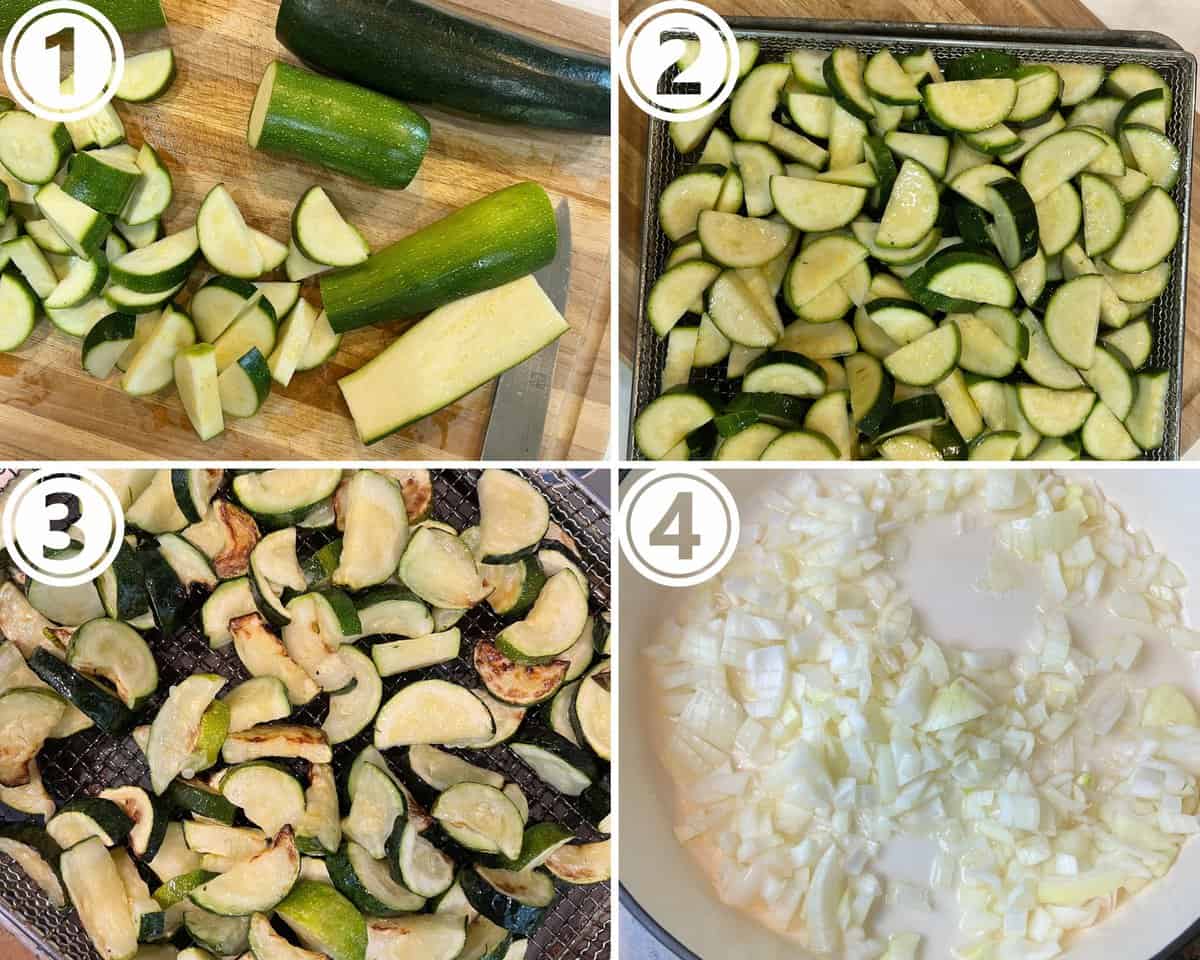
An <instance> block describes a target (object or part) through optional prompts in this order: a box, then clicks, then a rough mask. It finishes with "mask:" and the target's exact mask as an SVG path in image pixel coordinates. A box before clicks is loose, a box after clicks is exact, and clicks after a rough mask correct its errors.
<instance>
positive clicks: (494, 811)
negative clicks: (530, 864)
mask: <svg viewBox="0 0 1200 960" xmlns="http://www.w3.org/2000/svg"><path fill="white" fill-rule="evenodd" d="M430 812H431V813H432V814H433V817H434V819H435V820H437V821H438V822H439V823H440V824H441V825H442V827H443V829H445V831H446V832H447V833H448V834H449V835H450V836H451V837H453V838H454V839H455V840H456V841H458V842H459V843H461V844H462V845H463V846H464V847H466V848H467V849H469V850H476V851H478V852H481V853H499V854H502V855H503V856H504V857H505V858H507V859H509V860H514V859H516V858H517V856H518V855H519V854H520V852H521V840H522V837H523V835H524V828H525V823H524V820H523V819H522V818H521V814H520V811H518V810H517V808H516V807H515V806H514V805H513V802H512V801H511V800H510V799H509V798H508V797H506V796H505V795H504V794H503V793H502V792H501V791H500V788H499V787H496V786H493V785H491V784H485V783H473V782H470V781H463V782H460V783H456V784H454V785H453V786H451V787H449V788H448V789H446V790H445V791H443V793H442V795H441V796H440V797H438V799H437V802H436V803H435V804H434V805H433V809H432V810H431V811H430Z"/></svg>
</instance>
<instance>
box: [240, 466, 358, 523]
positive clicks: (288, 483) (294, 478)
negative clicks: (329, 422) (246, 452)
mask: <svg viewBox="0 0 1200 960" xmlns="http://www.w3.org/2000/svg"><path fill="white" fill-rule="evenodd" d="M341 479H342V471H341V470H340V469H334V470H265V471H263V472H261V473H243V474H239V475H238V476H237V477H235V478H234V481H233V493H234V496H236V497H237V499H238V502H239V503H241V505H242V506H243V507H245V508H246V509H247V510H249V511H250V512H251V513H252V514H254V515H255V516H256V517H259V518H261V519H262V520H263V521H265V522H266V524H267V525H268V526H271V527H288V526H291V525H292V524H293V523H294V522H296V521H297V520H299V519H301V518H303V517H304V515H305V514H306V513H307V512H308V511H309V510H310V509H311V508H312V507H313V506H315V505H316V504H318V503H320V502H321V501H322V500H324V499H325V498H326V497H329V496H330V495H331V494H332V493H333V491H334V490H335V489H337V485H338V483H340V482H341Z"/></svg>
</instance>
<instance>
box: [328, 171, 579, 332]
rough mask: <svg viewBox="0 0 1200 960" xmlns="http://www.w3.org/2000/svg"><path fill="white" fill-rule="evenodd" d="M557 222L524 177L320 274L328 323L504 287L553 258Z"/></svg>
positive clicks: (381, 319)
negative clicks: (359, 259)
mask: <svg viewBox="0 0 1200 960" xmlns="http://www.w3.org/2000/svg"><path fill="white" fill-rule="evenodd" d="M557 252H558V225H557V224H556V222H555V219H554V208H553V207H552V206H551V204H550V197H549V196H547V194H546V191H545V190H544V189H542V187H541V186H539V185H538V184H536V183H528V182H527V183H518V184H516V185H515V186H511V187H506V188H505V189H503V190H500V191H498V192H496V193H493V194H491V195H490V196H487V197H484V198H483V199H481V200H476V201H475V202H474V203H472V204H470V205H468V206H466V207H463V208H462V209H461V210H458V211H457V212H455V213H452V214H450V216H448V217H446V218H444V219H442V220H439V221H437V223H433V224H431V225H429V226H428V227H426V228H425V229H424V230H418V231H417V232H416V233H413V234H410V235H409V236H407V237H405V238H404V239H403V240H401V241H399V242H398V243H395V244H393V245H392V246H390V247H388V248H387V249H386V250H381V251H379V253H376V254H374V255H373V256H372V257H370V258H369V259H368V260H367V261H366V262H365V263H361V264H359V265H358V266H356V267H351V268H349V269H348V270H338V271H336V272H335V273H330V274H326V275H325V276H323V277H322V278H321V295H322V297H323V298H324V303H325V312H326V314H327V315H328V317H329V325H330V326H331V327H333V329H334V332H336V333H345V332H346V331H347V330H354V329H357V328H358V327H364V326H367V325H368V324H372V323H386V322H390V321H392V320H406V319H410V318H412V317H417V316H420V315H421V314H425V313H429V312H430V311H431V310H436V309H437V308H438V307H441V306H444V305H445V304H447V303H450V302H452V301H454V300H461V299H462V298H463V297H468V296H470V295H471V294H475V293H482V292H483V291H485V290H492V289H494V288H496V287H501V286H504V285H505V284H506V283H511V282H512V281H514V280H519V279H521V278H522V277H525V276H528V275H529V274H531V273H534V272H536V271H538V270H540V269H541V268H542V267H544V266H546V265H547V264H549V263H550V262H551V261H552V260H553V259H554V256H555V254H556V253H557Z"/></svg>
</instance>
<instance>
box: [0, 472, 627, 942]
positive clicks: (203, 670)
mask: <svg viewBox="0 0 1200 960" xmlns="http://www.w3.org/2000/svg"><path fill="white" fill-rule="evenodd" d="M106 478H107V479H109V481H110V482H111V483H112V484H113V485H114V489H115V490H116V492H117V493H118V496H119V498H120V499H121V501H122V502H123V503H125V504H126V508H125V513H126V528H127V531H128V538H127V543H126V545H125V548H124V549H123V550H122V551H121V554H120V555H119V557H118V561H117V563H115V564H114V565H113V567H112V568H111V569H110V570H109V571H107V572H106V573H105V574H104V575H103V576H102V577H101V578H100V579H99V580H97V581H96V582H95V583H90V584H85V585H84V586H83V587H79V588H47V587H44V586H40V585H38V584H36V583H31V582H25V581H24V579H23V578H18V577H16V576H15V575H14V574H13V573H12V571H10V570H9V569H8V566H7V561H3V562H4V566H3V568H0V581H3V582H2V583H0V634H2V635H3V641H2V642H0V801H2V805H0V812H3V813H4V814H5V819H6V820H15V821H19V822H20V825H19V826H17V827H4V828H0V856H7V857H10V858H12V859H13V860H14V861H15V862H16V863H17V865H18V866H20V867H21V869H22V870H24V871H25V873H26V874H27V875H28V876H29V878H30V880H31V881H32V882H33V883H34V884H36V885H37V886H38V887H39V888H41V890H42V891H43V892H44V893H45V895H46V896H47V897H48V898H49V899H50V901H51V902H52V903H55V904H57V905H58V906H59V907H60V908H64V907H68V906H69V907H73V908H74V910H75V912H76V913H77V915H78V918H79V922H80V924H81V926H82V927H83V929H84V930H85V931H86V933H87V935H88V937H89V938H90V940H91V942H92V944H93V945H94V947H95V949H96V951H97V952H98V954H99V955H100V956H101V957H104V958H111V960H131V958H133V957H134V956H135V954H137V955H139V956H140V955H141V952H142V951H144V952H146V954H147V955H149V953H150V951H151V950H152V949H157V948H158V946H159V945H161V946H162V948H163V949H166V948H167V945H168V944H170V945H172V947H173V948H177V949H180V950H182V951H183V952H181V953H180V954H179V955H180V956H184V954H185V953H188V954H189V955H190V956H193V957H195V958H204V957H207V956H209V955H215V956H238V955H242V954H246V952H247V951H249V952H250V953H251V954H253V956H255V957H257V958H259V960H263V958H266V960H277V958H287V957H301V956H303V957H311V958H314V960H315V958H316V957H318V956H324V957H327V958H329V960H366V958H367V957H372V956H379V957H392V956H405V957H407V956H414V957H416V956H419V957H421V958H423V960H425V958H443V960H462V958H465V957H476V958H482V957H490V958H493V960H503V958H518V957H522V956H525V950H526V945H527V943H528V942H529V941H530V939H531V938H532V937H533V936H534V935H535V934H536V933H537V931H538V929H539V928H540V927H541V925H542V923H543V921H544V920H545V919H546V918H547V917H548V916H549V914H550V913H551V912H552V911H553V910H555V907H556V904H557V902H558V900H559V899H560V897H561V896H562V893H563V891H564V890H565V889H566V888H568V887H569V886H570V885H575V884H594V883H603V882H607V881H608V880H609V877H610V871H611V868H610V863H609V860H610V858H609V841H608V840H607V839H606V835H607V834H608V832H609V826H608V824H609V785H608V763H609V762H610V760H611V758H612V750H611V708H610V690H611V676H612V667H611V661H610V659H609V658H608V652H607V651H608V646H607V614H606V613H604V612H602V611H601V612H597V613H595V614H594V615H593V613H592V612H591V611H592V609H593V604H594V603H598V602H599V600H600V598H599V597H594V596H593V591H592V583H591V581H590V580H589V579H588V578H587V576H586V575H585V574H584V573H583V569H584V561H583V559H582V558H581V555H580V553H579V548H578V545H577V543H576V542H575V541H574V540H573V539H572V538H571V537H570V536H569V535H568V534H567V533H566V532H565V531H563V529H562V528H561V527H559V526H558V525H557V524H556V523H555V522H554V520H553V518H552V510H551V506H550V504H549V502H548V501H547V499H546V497H545V496H544V495H543V493H542V492H541V490H540V489H539V488H538V486H537V485H535V483H534V482H532V481H531V480H530V479H528V478H526V477H525V476H522V475H520V474H517V473H510V472H506V471H498V470H489V471H485V472H484V473H483V474H482V475H481V476H480V477H479V478H478V481H477V482H471V483H470V485H471V486H472V487H473V488H474V490H473V493H474V499H476V500H477V502H478V523H477V524H476V525H474V526H467V527H465V528H463V529H459V525H461V524H462V522H463V521H462V519H460V518H461V516H462V511H463V510H464V509H468V510H473V507H466V506H465V505H460V503H459V502H458V498H459V497H461V494H459V493H458V492H457V489H456V488H458V487H460V486H461V484H459V483H457V482H456V481H455V480H454V479H453V478H450V479H448V480H447V481H443V480H442V479H440V478H436V477H434V476H433V475H431V474H430V472H429V471H427V470H380V471H373V470H359V471H342V470H340V469H333V470H325V469H290V470H284V469H281V470H267V471H262V472H254V471H243V472H234V471H225V470H220V469H173V470H159V471H152V470H138V471H112V472H109V473H108V474H107V477H106ZM447 491H449V492H450V493H451V496H450V497H447V500H446V503H447V507H446V509H442V500H441V498H442V496H443V495H444V494H445V493H446V492H447ZM454 519H457V524H456V523H454V522H451V521H452V520H454ZM551 545H553V546H551ZM543 555H545V556H546V558H547V568H544V567H543V564H542V560H541V559H540V558H541V557H542V556H543ZM497 593H499V594H500V596H499V597H497V596H496V594H497ZM485 604H486V605H488V606H490V608H491V611H492V612H491V613H487V614H484V615H483V616H482V617H473V618H471V619H463V618H464V617H466V615H467V614H469V613H470V612H471V610H472V609H474V608H475V607H482V606H484V605H485ZM498 618H502V619H498ZM456 623H457V624H459V625H457V626H455V625H454V624H456ZM489 624H491V626H489ZM450 637H452V638H453V642H452V643H448V642H447V638H450ZM493 641H495V642H493ZM460 644H461V646H460ZM472 646H473V647H474V653H472V650H471V647H472ZM481 648H487V649H488V650H489V653H488V655H487V657H486V658H484V659H481V657H480V654H479V650H480V649H481ZM166 650H173V651H175V652H173V653H168V654H165V655H164V659H163V661H162V662H161V663H160V662H159V660H158V655H159V654H161V653H162V652H163V651H166ZM184 650H186V654H185V656H186V658H187V660H189V661H191V662H194V663H196V664H203V666H196V667H193V668H192V672H191V673H190V674H188V673H183V674H181V673H180V672H179V667H180V666H181V663H180V660H181V657H180V653H181V652H183V651H184ZM160 670H161V673H160ZM93 727H94V728H96V732H95V733H93V734H91V736H94V737H95V736H99V737H111V738H115V739H122V740H123V739H125V738H130V739H131V740H132V742H133V744H135V745H136V748H137V750H138V751H140V753H141V754H142V755H143V756H144V768H143V767H141V766H135V767H134V768H133V770H132V771H130V773H129V774H128V775H129V776H130V779H128V780H126V781H124V782H119V783H112V782H110V783H107V784H106V785H105V789H102V790H101V791H100V792H99V793H98V795H95V796H77V797H75V798H74V799H71V800H70V801H69V802H66V803H64V804H63V805H62V806H61V807H60V806H58V805H57V804H56V802H55V800H54V798H53V797H52V796H51V794H50V793H49V792H48V791H47V789H46V788H45V787H44V786H43V784H42V780H41V777H40V774H39V770H38V758H39V754H40V753H41V752H42V751H43V750H44V749H45V750H49V751H56V750H57V749H58V748H57V747H56V746H55V745H54V744H52V743H50V741H54V740H60V739H69V738H71V737H74V736H76V735H77V734H79V733H81V732H82V731H85V730H88V729H89V728H93ZM68 749H70V747H68ZM88 749H89V750H93V749H95V747H94V746H89V748H88ZM48 762H50V763H53V764H57V763H58V757H57V755H56V754H54V755H52V756H51V757H50V758H49V760H48ZM84 762H86V761H84ZM142 769H144V770H145V775H144V776H142V775H141V772H140V771H141V770H142ZM514 775H515V776H516V777H518V778H519V779H520V781H521V782H522V783H524V784H526V788H528V785H529V784H531V783H535V782H539V781H540V782H541V783H542V784H544V788H543V789H545V790H546V791H556V792H557V793H559V794H561V795H563V796H565V797H568V798H570V803H571V804H572V806H573V807H574V808H575V809H576V810H577V811H578V814H576V819H577V820H578V824H573V825H572V826H567V825H564V824H562V823H558V822H553V821H539V820H535V819H531V817H530V800H531V799H532V798H530V797H528V796H527V795H526V793H525V792H524V790H523V789H522V787H521V786H520V785H518V783H517V782H515V781H514V779H513V776H514ZM61 786H62V784H57V785H56V789H55V795H59V794H60V791H61ZM70 786H73V784H69V785H68V787H70ZM189 951H190V953H189ZM309 951H315V952H309ZM396 951H401V952H396ZM172 955H173V954H172Z"/></svg>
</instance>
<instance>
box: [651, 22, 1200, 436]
mask: <svg viewBox="0 0 1200 960" xmlns="http://www.w3.org/2000/svg"><path fill="white" fill-rule="evenodd" d="M757 55H758V49H757V46H756V45H754V44H747V43H743V44H742V58H743V62H742V77H741V78H740V81H739V83H738V86H737V88H736V89H735V92H734V94H733V97H732V100H731V102H730V104H729V107H728V110H727V111H726V112H725V113H724V115H723V114H722V113H721V112H720V111H718V112H717V113H716V114H713V115H711V116H710V117H708V118H705V119H704V120H698V121H691V122H688V123H675V124H671V125H670V129H669V134H670V137H671V139H672V141H673V143H674V145H675V147H676V149H677V150H678V151H679V153H680V154H683V155H686V156H687V158H688V161H689V165H688V166H687V167H685V168H684V169H683V171H682V173H680V174H679V175H678V176H677V177H676V178H675V179H674V180H673V181H671V182H670V183H669V184H668V185H667V186H666V188H665V189H664V190H663V192H662V195H661V197H660V198H659V201H658V219H659V224H660V227H661V229H662V230H663V232H664V234H665V235H666V237H667V239H668V240H670V241H671V243H672V244H673V247H672V249H671V253H670V255H669V256H668V258H667V261H666V265H665V269H664V271H663V272H662V273H661V274H660V275H659V277H658V279H657V280H656V281H655V282H654V284H653V285H652V287H651V289H650V291H649V294H648V296H647V298H646V305H645V309H646V319H647V321H648V323H649V325H650V328H651V329H652V331H653V333H654V334H655V335H657V336H658V337H659V338H661V339H663V340H664V341H665V358H666V359H665V368H664V370H663V372H662V379H661V389H662V392H661V393H660V395H659V396H658V397H657V398H656V399H653V400H652V401H650V402H649V403H648V404H647V405H646V406H645V407H644V408H643V409H642V410H641V412H640V413H639V415H638V416H637V418H636V421H635V424H634V428H633V432H634V441H635V444H636V446H637V449H638V451H639V453H640V454H641V455H642V456H643V457H646V458H648V459H655V460H659V459H667V460H669V459H695V460H704V459H718V460H759V459H762V460H838V459H841V460H850V459H873V458H884V459H891V460H947V459H972V460H990V459H1004V460H1016V459H1050V460H1059V459H1073V460H1074V459H1082V458H1087V459H1097V460H1129V459H1135V458H1139V457H1142V456H1145V455H1151V454H1154V453H1155V451H1158V450H1159V449H1160V448H1161V447H1162V446H1163V444H1164V440H1165V437H1166V435H1167V433H1168V432H1169V431H1170V430H1171V429H1172V427H1173V425H1172V424H1170V423H1169V422H1168V421H1169V420H1170V418H1171V417H1172V411H1173V410H1174V409H1176V404H1175V401H1174V399H1173V398H1175V397H1176V396H1177V394H1178V388H1179V385H1178V384H1176V383H1174V382H1173V375H1172V373H1171V372H1170V371H1168V370H1166V369H1159V368H1157V367H1155V366H1153V365H1152V364H1151V357H1152V356H1153V357H1154V362H1155V363H1158V362H1162V360H1163V358H1162V356H1161V354H1162V352H1163V351H1162V348H1161V347H1159V348H1157V349H1156V334H1155V330H1154V324H1153V321H1152V309H1153V307H1154V305H1155V302H1156V301H1157V300H1158V299H1159V298H1160V297H1161V296H1162V295H1163V294H1164V293H1165V292H1166V291H1167V289H1168V287H1169V286H1170V285H1171V281H1172V273H1173V271H1176V270H1178V269H1179V265H1178V257H1176V256H1175V251H1176V248H1177V247H1178V245H1179V241H1180V238H1181V233H1182V230H1183V229H1184V227H1183V218H1182V216H1181V212H1180V209H1179V198H1180V195H1181V191H1180V190H1178V189H1177V186H1178V185H1179V182H1180V178H1181V174H1182V166H1183V163H1184V162H1185V160H1184V159H1182V158H1181V157H1180V152H1179V148H1178V146H1177V145H1176V144H1175V143H1174V142H1173V141H1172V139H1171V133H1172V130H1171V126H1170V118H1171V116H1172V114H1171V102H1172V91H1171V89H1170V88H1169V86H1168V84H1167V83H1166V81H1165V80H1164V79H1163V77H1162V76H1161V75H1160V74H1158V73H1157V72H1156V71H1154V70H1153V69H1151V68H1149V67H1147V66H1144V65H1141V64H1137V63H1125V64H1122V65H1120V66H1116V67H1115V68H1113V69H1111V70H1110V69H1107V68H1105V67H1102V66H1099V65H1090V64H1089V65H1083V64H1073V63H1023V62H1021V61H1019V60H1018V59H1017V58H1015V57H1013V56H1012V55H1010V54H1007V53H1002V52H998V51H977V52H975V53H972V54H968V55H965V56H963V57H960V58H957V59H954V60H948V61H943V62H941V63H940V64H939V62H938V61H937V59H936V58H935V57H934V55H933V53H932V52H931V51H928V50H926V51H923V52H918V51H914V52H912V53H909V54H908V55H899V54H893V53H892V52H891V51H888V50H886V49H884V50H878V51H870V52H863V51H860V50H858V49H857V48H854V47H840V48H838V49H836V50H833V51H831V52H828V53H825V52H821V53H818V52H815V51H810V50H798V51H796V52H794V53H792V54H791V55H789V56H788V57H787V58H785V60H784V61H783V62H771V63H765V62H764V63H759V62H758V61H757V59H756V58H757Z"/></svg>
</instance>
